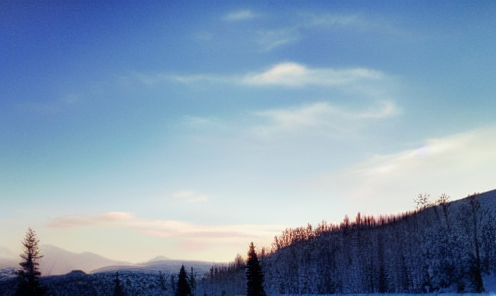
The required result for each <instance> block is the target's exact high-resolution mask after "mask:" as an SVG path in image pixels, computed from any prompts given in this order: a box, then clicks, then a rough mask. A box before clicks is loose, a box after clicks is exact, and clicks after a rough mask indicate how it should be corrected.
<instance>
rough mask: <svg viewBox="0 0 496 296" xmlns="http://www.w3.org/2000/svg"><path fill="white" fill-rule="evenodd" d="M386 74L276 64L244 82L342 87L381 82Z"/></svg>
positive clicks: (367, 70) (245, 79) (248, 77)
mask: <svg viewBox="0 0 496 296" xmlns="http://www.w3.org/2000/svg"><path fill="white" fill-rule="evenodd" d="M382 78H384V74H383V73H382V72H380V71H377V70H372V69H367V68H350V69H333V68H308V67H306V66H305V65H302V64H299V63H293V62H286V63H280V64H276V65H274V66H272V67H270V68H269V69H267V70H265V71H263V72H261V73H250V74H247V75H245V76H244V77H243V79H242V82H243V83H244V84H248V85H260V86H262V85H280V86H289V87H299V86H312V85H313V86H341V85H349V84H352V83H356V82H359V81H363V80H379V79H382Z"/></svg>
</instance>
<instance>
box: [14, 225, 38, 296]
mask: <svg viewBox="0 0 496 296" xmlns="http://www.w3.org/2000/svg"><path fill="white" fill-rule="evenodd" d="M39 242H40V241H39V240H38V238H37V237H36V232H34V230H32V229H31V228H28V231H27V232H26V236H25V237H24V241H23V242H22V245H23V246H24V252H23V253H22V254H21V255H20V256H21V258H22V259H23V260H24V261H23V262H21V263H19V265H20V266H21V267H22V269H20V270H18V271H17V278H18V286H17V295H18V296H21V295H22V296H39V295H45V288H44V287H42V286H41V285H40V282H39V278H40V276H41V272H40V271H39V263H38V260H39V259H41V258H43V256H42V255H41V253H40V250H39V248H38V243H39Z"/></svg>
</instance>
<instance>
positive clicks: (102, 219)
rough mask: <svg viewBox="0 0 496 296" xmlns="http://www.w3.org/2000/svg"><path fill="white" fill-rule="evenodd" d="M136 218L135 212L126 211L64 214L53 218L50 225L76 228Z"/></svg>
mask: <svg viewBox="0 0 496 296" xmlns="http://www.w3.org/2000/svg"><path fill="white" fill-rule="evenodd" d="M133 218H134V215H133V214H130V213H126V212H108V213H100V214H95V215H82V216H62V217H57V218H54V219H51V220H50V221H49V222H48V227H53V228H74V227H82V226H94V225H105V224H112V223H116V222H124V221H129V220H132V219H133Z"/></svg>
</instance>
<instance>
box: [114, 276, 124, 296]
mask: <svg viewBox="0 0 496 296" xmlns="http://www.w3.org/2000/svg"><path fill="white" fill-rule="evenodd" d="M114 284H115V286H114V296H124V295H125V294H124V291H122V287H121V281H120V280H119V273H118V272H116V273H115V280H114Z"/></svg>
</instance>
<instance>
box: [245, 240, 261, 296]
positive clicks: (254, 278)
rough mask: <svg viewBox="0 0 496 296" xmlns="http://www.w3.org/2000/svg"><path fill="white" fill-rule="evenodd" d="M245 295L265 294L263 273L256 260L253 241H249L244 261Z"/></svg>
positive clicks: (256, 295)
mask: <svg viewBox="0 0 496 296" xmlns="http://www.w3.org/2000/svg"><path fill="white" fill-rule="evenodd" d="M246 279H247V296H265V295H266V294H265V290H264V288H263V282H264V274H263V272H262V267H261V266H260V262H259V261H258V257H257V253H256V252H255V246H254V245H253V242H252V243H250V249H249V251H248V260H247V262H246Z"/></svg>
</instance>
